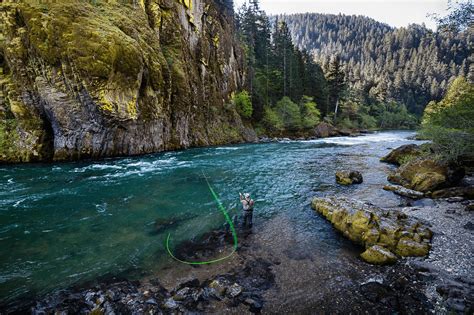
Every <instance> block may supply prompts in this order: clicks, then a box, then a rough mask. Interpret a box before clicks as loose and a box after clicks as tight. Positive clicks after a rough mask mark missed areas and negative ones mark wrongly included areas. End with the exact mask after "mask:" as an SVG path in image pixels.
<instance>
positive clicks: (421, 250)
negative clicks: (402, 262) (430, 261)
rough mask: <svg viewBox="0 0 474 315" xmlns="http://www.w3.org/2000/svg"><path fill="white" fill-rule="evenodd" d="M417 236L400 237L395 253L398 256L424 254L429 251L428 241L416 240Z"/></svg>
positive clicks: (421, 255)
mask: <svg viewBox="0 0 474 315" xmlns="http://www.w3.org/2000/svg"><path fill="white" fill-rule="evenodd" d="M416 239H419V236H417V237H416V238H402V239H400V240H399V241H398V244H397V248H396V253H397V255H399V256H404V257H407V256H417V257H418V256H420V257H423V256H426V255H428V253H429V251H430V245H429V243H425V242H417V241H416Z"/></svg>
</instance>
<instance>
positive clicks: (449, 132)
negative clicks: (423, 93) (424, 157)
mask: <svg viewBox="0 0 474 315" xmlns="http://www.w3.org/2000/svg"><path fill="white" fill-rule="evenodd" d="M421 135H422V136H423V137H425V138H427V139H430V140H432V141H433V145H434V146H435V151H436V152H438V153H439V154H440V155H441V156H442V157H443V158H444V159H447V160H456V159H457V158H458V157H459V156H460V155H464V154H468V155H472V154H474V140H473V139H474V84H472V83H470V82H468V81H467V80H466V79H465V78H463V77H459V78H457V79H456V80H454V81H453V83H452V84H451V85H450V87H449V89H448V91H447V92H446V95H445V96H444V98H443V99H442V100H441V101H440V102H438V103H436V102H430V103H429V104H428V106H427V107H426V109H425V112H424V115H423V120H422V129H421Z"/></svg>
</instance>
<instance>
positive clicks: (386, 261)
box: [360, 245, 397, 265]
mask: <svg viewBox="0 0 474 315" xmlns="http://www.w3.org/2000/svg"><path fill="white" fill-rule="evenodd" d="M360 256H361V257H362V259H364V260H365V261H366V262H368V263H370V264H373V265H391V264H394V263H395V262H396V261H397V256H395V255H394V254H393V253H392V252H391V251H389V250H388V249H386V248H383V247H381V246H378V245H375V246H371V247H369V248H367V250H366V251H365V252H363V253H362V254H361V255H360Z"/></svg>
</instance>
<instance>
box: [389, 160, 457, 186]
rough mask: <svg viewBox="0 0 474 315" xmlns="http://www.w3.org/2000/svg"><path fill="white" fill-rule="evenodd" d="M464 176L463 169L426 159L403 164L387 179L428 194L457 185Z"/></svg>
mask: <svg viewBox="0 0 474 315" xmlns="http://www.w3.org/2000/svg"><path fill="white" fill-rule="evenodd" d="M463 176H464V171H463V169H460V168H455V167H451V166H450V165H448V164H446V163H444V162H442V161H437V160H434V159H431V158H426V157H425V158H417V159H414V160H411V161H409V162H407V163H405V164H403V165H402V166H400V167H399V168H398V169H397V170H396V171H395V172H394V173H393V174H390V175H389V176H388V178H387V179H388V181H390V182H391V183H394V184H399V185H402V186H404V187H406V188H408V189H413V190H417V191H420V192H423V193H427V192H431V191H435V190H438V189H441V188H443V187H446V186H449V185H452V184H454V183H457V182H459V181H460V180H461V179H462V177H463Z"/></svg>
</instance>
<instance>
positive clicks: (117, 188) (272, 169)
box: [0, 131, 416, 305]
mask: <svg viewBox="0 0 474 315" xmlns="http://www.w3.org/2000/svg"><path fill="white" fill-rule="evenodd" d="M413 134H414V133H412V132H405V131H391V132H379V133H374V134H369V135H364V136H359V137H339V138H327V139H318V140H308V141H281V142H275V143H264V144H241V145H232V146H222V147H211V148H196V149H190V150H185V151H177V152H166V153H160V154H154V155H148V156H142V157H133V158H118V159H107V160H102V161H88V162H76V163H57V164H32V165H11V166H1V167H0V249H1V250H0V305H5V304H9V303H10V302H12V301H14V300H15V299H18V298H21V297H23V296H36V295H42V294H45V293H48V292H51V291H53V290H56V289H60V288H65V287H68V286H71V285H76V284H81V283H85V282H87V281H91V280H93V279H96V278H98V277H104V276H107V275H126V276H128V277H142V276H143V275H150V274H154V273H159V272H160V270H162V269H163V268H164V266H167V268H170V266H173V264H174V262H173V261H172V259H171V258H170V257H169V256H168V254H167V252H166V250H165V246H164V243H165V239H166V236H167V234H168V233H172V235H173V243H174V244H179V242H180V241H185V240H190V239H193V238H197V237H199V236H200V235H202V234H203V233H205V232H208V231H210V230H212V229H214V228H218V227H220V226H222V224H223V223H224V222H225V220H224V217H223V216H222V213H221V212H220V210H219V209H218V208H217V207H216V204H215V202H214V200H213V198H212V195H211V194H210V192H209V190H208V187H207V184H206V181H205V179H204V178H203V174H205V175H206V176H207V178H208V179H209V182H210V183H211V185H212V186H213V188H214V190H215V191H216V192H217V193H218V195H219V197H220V199H221V201H222V203H223V205H224V206H225V207H226V208H227V209H228V210H229V212H230V213H231V215H233V214H237V213H238V210H237V209H238V207H239V197H238V193H239V192H249V193H251V194H252V196H253V198H254V199H255V201H256V206H255V214H254V233H256V234H257V235H258V234H259V233H266V234H267V235H271V234H272V233H275V235H277V234H278V235H279V234H281V233H285V231H283V230H282V231H277V230H278V226H280V227H281V226H282V225H279V224H273V225H268V226H266V224H267V222H279V221H281V222H285V223H287V226H288V227H291V234H292V236H291V237H293V238H294V239H295V240H298V239H300V240H304V242H302V241H298V242H297V243H295V248H297V250H296V251H294V250H293V252H291V249H289V250H290V255H296V256H297V255H300V254H301V253H304V252H317V253H320V254H321V255H326V257H324V259H325V261H327V260H334V261H337V260H338V255H342V254H341V250H342V251H344V255H347V252H348V251H349V253H350V252H351V250H350V249H351V246H352V245H351V244H350V243H348V242H347V241H345V240H344V239H343V238H342V237H341V236H339V235H338V234H337V233H335V232H334V230H333V229H332V227H331V225H330V224H329V223H327V222H326V221H325V220H324V219H322V218H321V217H319V216H317V215H315V213H314V212H313V211H312V210H311V208H310V201H311V198H312V197H314V196H324V195H332V194H336V193H337V194H343V195H349V196H354V197H357V198H358V199H362V200H366V201H370V202H372V203H374V204H376V205H380V206H397V205H398V204H399V203H400V199H399V197H397V196H395V195H394V194H393V193H391V192H385V191H383V190H382V189H381V187H382V186H383V184H384V183H386V176H387V173H388V171H389V170H390V169H391V166H389V165H387V164H383V163H381V162H379V159H380V157H382V156H383V155H385V154H387V153H388V152H389V151H390V149H392V148H395V147H397V146H400V145H403V144H407V143H414V142H416V141H413V140H408V138H409V137H410V136H412V135H413ZM344 169H355V170H359V171H361V172H362V173H363V175H364V183H363V184H361V185H357V186H352V187H341V186H339V185H337V184H336V183H335V179H334V173H335V172H336V171H337V170H344ZM285 226H286V225H285ZM260 236H261V238H265V235H260ZM268 244H269V245H268V246H270V247H271V246H278V245H272V243H271V241H269V242H268ZM345 249H348V250H345ZM349 255H354V256H356V255H358V253H357V251H354V252H353V253H350V254H349ZM327 266H331V265H330V264H327ZM328 268H330V267H328Z"/></svg>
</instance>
